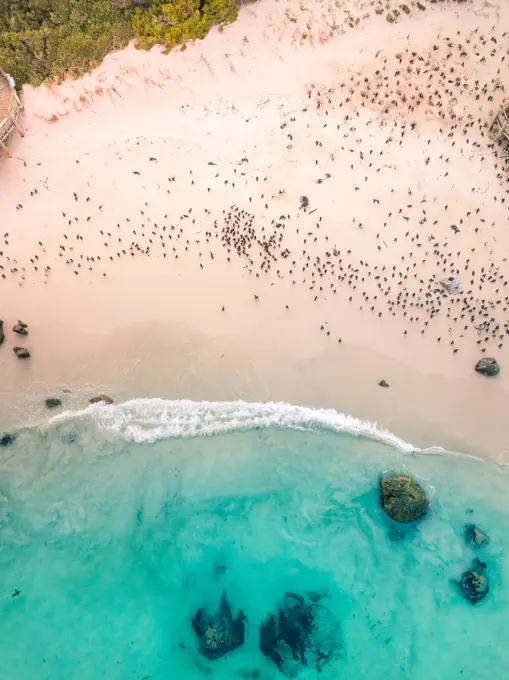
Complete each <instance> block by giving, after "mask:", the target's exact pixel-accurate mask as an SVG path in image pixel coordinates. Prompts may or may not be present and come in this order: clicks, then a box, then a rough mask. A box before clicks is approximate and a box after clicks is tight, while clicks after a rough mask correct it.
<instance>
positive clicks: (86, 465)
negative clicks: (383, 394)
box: [0, 401, 509, 680]
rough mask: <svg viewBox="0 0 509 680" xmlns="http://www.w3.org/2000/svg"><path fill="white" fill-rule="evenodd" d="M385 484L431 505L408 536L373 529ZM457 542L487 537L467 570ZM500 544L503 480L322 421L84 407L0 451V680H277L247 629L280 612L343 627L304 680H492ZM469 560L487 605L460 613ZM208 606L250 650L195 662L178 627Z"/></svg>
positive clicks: (486, 470)
mask: <svg viewBox="0 0 509 680" xmlns="http://www.w3.org/2000/svg"><path fill="white" fill-rule="evenodd" d="M278 423H279V424H278ZM349 430H350V431H353V432H359V431H362V432H365V433H366V434H370V436H371V438H366V437H361V436H357V435H356V436H353V435H352V434H350V433H349ZM198 432H199V433H201V436H199V435H198V434H196V433H198ZM208 432H210V433H216V434H213V435H211V436H203V435H204V434H206V433H208ZM170 433H171V434H172V435H173V436H169V435H170ZM179 433H180V434H185V435H186V436H185V437H178V436H176V435H177V434H179ZM193 434H194V435H195V436H192V435H193ZM373 437H374V438H373ZM387 441H390V442H391V443H390V444H389V443H387ZM389 470H396V471H400V470H404V471H406V472H408V473H410V474H412V475H416V476H417V477H418V478H419V480H420V482H421V484H422V485H423V486H424V488H425V489H426V490H427V492H428V493H429V494H430V496H431V499H432V506H431V511H430V513H429V514H428V516H427V517H426V518H425V519H424V520H423V521H421V522H420V523H419V524H418V525H417V526H412V527H404V529H403V530H402V529H401V527H399V526H396V525H395V524H394V523H393V522H391V520H389V519H388V518H387V517H386V516H385V515H384V514H383V512H382V511H381V509H380V507H379V503H378V493H377V484H378V479H379V475H380V474H381V473H383V472H386V471H389ZM472 522H475V523H476V524H478V525H479V526H480V527H481V528H482V529H483V530H485V531H486V532H487V533H488V534H489V537H490V543H489V545H488V546H487V547H485V548H482V549H477V551H474V549H473V548H472V547H471V546H468V545H466V543H465V541H464V536H463V533H464V527H465V524H467V523H472ZM508 527H509V477H508V472H507V470H505V469H502V468H500V467H496V466H495V465H492V464H488V463H482V462H480V461H477V460H475V459H470V458H466V457H460V456H454V455H449V454H445V453H440V452H434V454H433V455H430V454H426V453H412V452H411V447H410V446H409V445H406V444H405V443H404V442H401V441H399V440H397V438H395V437H392V436H390V435H389V434H388V433H384V432H381V431H378V430H376V428H374V426H372V425H370V424H362V423H361V422H360V421H356V420H355V419H350V420H348V419H345V417H344V416H340V415H338V414H337V415H336V416H335V415H334V413H333V412H323V411H321V412H320V411H317V412H312V411H310V410H307V409H293V408H292V407H283V406H281V405H280V406H270V405H255V406H253V407H250V406H249V405H238V404H237V405H236V406H232V405H230V406H228V405H224V407H223V406H222V405H218V404H215V405H212V406H211V407H207V408H202V407H199V406H197V405H193V404H191V403H189V402H178V403H176V402H173V403H170V402H161V401H154V402H141V401H140V402H133V403H131V404H130V405H126V406H119V407H103V406H99V407H93V408H92V409H89V410H88V411H86V412H84V413H82V414H77V415H73V416H65V417H64V418H62V419H60V420H59V419H57V421H55V422H53V423H52V424H51V425H50V426H48V427H46V428H44V429H43V430H38V429H35V428H34V429H26V430H22V431H20V432H19V433H18V437H17V439H16V441H15V443H14V444H13V445H12V446H10V447H8V448H0V531H1V544H0V545H1V549H0V607H1V611H0V621H1V623H0V630H1V633H0V678H2V679H3V678H6V679H9V680H34V679H35V678H37V680H46V679H47V680H60V679H62V680H64V679H65V680H70V679H71V678H73V679H75V680H92V679H94V680H96V679H98V678H108V680H117V679H118V680H124V679H125V680H127V679H133V680H169V679H172V680H173V679H180V678H185V679H188V680H198V679H199V678H204V677H210V678H211V679H214V680H227V679H228V680H232V679H234V678H259V679H263V680H268V679H276V678H284V677H285V676H283V675H282V674H281V673H280V671H279V670H278V669H277V667H276V666H275V664H274V663H273V662H272V660H271V659H269V658H268V657H266V656H264V655H262V653H261V652H260V650H259V627H260V623H261V622H262V621H264V620H265V619H266V618H267V616H268V615H269V614H270V613H272V612H275V610H276V607H277V603H278V602H279V601H280V600H281V598H282V597H283V596H284V594H285V593H287V592H292V593H298V594H311V595H312V597H314V598H315V599H316V600H318V601H320V603H323V604H324V605H325V606H326V607H327V609H328V610H329V612H330V613H332V614H333V615H334V616H335V617H336V619H337V621H338V622H339V627H340V644H341V650H340V653H339V654H338V655H337V656H336V657H335V658H334V659H333V660H331V662H330V663H329V664H327V665H325V667H324V668H323V670H322V672H317V671H316V670H315V669H313V668H303V669H302V670H301V671H300V673H299V674H298V677H299V678H302V679H303V680H307V679H310V678H318V677H319V678H321V679H323V680H332V679H334V680H337V679H339V678H341V679H348V680H354V679H355V680H362V679H366V680H368V679H369V680H382V679H383V680H388V679H390V680H399V679H401V680H403V679H405V680H406V679H408V678H412V680H421V679H422V680H444V679H445V678H447V680H455V679H458V680H459V679H462V680H473V679H474V678H475V680H482V679H483V678H486V679H487V678H490V680H492V678H494V677H496V678H503V677H506V674H507V668H509V646H508V645H507V643H506V638H507V626H508V624H509V601H508V590H507V582H508V577H509V562H508V548H509V529H508ZM475 556H479V557H480V558H481V559H483V560H484V561H485V562H486V563H487V565H488V573H489V578H490V592H489V594H488V596H487V597H486V599H485V600H483V601H482V602H481V603H479V604H477V605H476V606H473V605H472V604H470V603H469V602H467V601H466V600H465V599H463V598H462V596H461V595H460V593H459V592H458V590H457V589H456V588H455V587H454V584H453V580H454V579H458V578H459V577H460V576H461V574H462V573H463V572H464V571H465V569H467V568H468V567H469V566H470V564H471V562H472V560H473V558H474V557H475ZM16 591H19V595H16V596H15V597H13V594H14V593H15V592H16ZM223 592H225V593H226V594H227V598H228V601H229V603H230V605H231V607H232V609H233V611H234V614H236V613H237V611H239V610H242V611H243V612H244V613H245V615H246V617H247V622H246V628H245V641H244V644H243V645H242V646H241V647H239V648H238V649H236V650H235V651H233V652H231V653H229V654H227V655H226V656H223V657H222V658H220V659H216V660H208V659H207V658H205V657H204V656H203V655H201V654H200V653H199V652H198V640H197V637H196V635H195V633H194V632H193V629H192V626H191V619H192V617H193V616H194V615H195V613H196V611H197V610H198V609H199V608H200V607H205V608H207V610H209V611H214V610H215V609H217V606H218V603H219V600H220V597H221V594H222V593H223ZM306 596H307V595H306Z"/></svg>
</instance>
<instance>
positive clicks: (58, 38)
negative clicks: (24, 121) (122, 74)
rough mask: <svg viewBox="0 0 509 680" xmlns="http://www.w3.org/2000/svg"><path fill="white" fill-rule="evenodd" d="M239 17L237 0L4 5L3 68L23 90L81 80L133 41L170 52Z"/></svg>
mask: <svg viewBox="0 0 509 680" xmlns="http://www.w3.org/2000/svg"><path fill="white" fill-rule="evenodd" d="M237 14H238V2H237V0H170V2H164V1H162V0H0V67H1V68H3V70H4V71H7V72H8V73H10V74H11V75H12V76H13V77H14V78H15V80H16V83H17V84H18V85H19V86H20V85H22V84H24V83H31V84H33V85H38V84H40V83H42V82H43V81H45V80H54V79H57V80H58V79H61V78H64V77H65V76H69V75H70V76H79V75H81V74H83V73H84V72H86V71H88V70H90V69H91V68H93V67H94V66H97V65H98V64H99V63H100V62H101V61H102V59H104V57H105V56H106V54H108V52H110V51H111V50H114V49H119V48H121V47H124V46H125V45H127V43H128V42H129V40H130V39H131V38H135V39H136V45H137V46H138V47H140V48H144V49H149V48H151V47H152V46H153V45H155V44H157V43H160V44H162V45H164V46H165V47H166V48H167V49H172V48H173V47H175V46H177V45H184V44H185V43H186V42H187V41H188V40H193V39H198V38H203V37H205V35H206V34H207V33H208V31H209V30H210V28H211V27H212V26H213V25H215V24H224V23H230V22H232V21H234V20H235V19H236V18H237Z"/></svg>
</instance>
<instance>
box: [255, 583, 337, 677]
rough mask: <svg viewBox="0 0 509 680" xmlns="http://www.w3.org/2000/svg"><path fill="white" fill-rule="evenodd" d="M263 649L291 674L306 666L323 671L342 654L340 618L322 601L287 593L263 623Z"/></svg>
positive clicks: (261, 646)
mask: <svg viewBox="0 0 509 680" xmlns="http://www.w3.org/2000/svg"><path fill="white" fill-rule="evenodd" d="M260 650H261V652H262V653H263V654H265V656H268V657H269V659H272V661H274V663H275V664H276V666H277V667H278V668H279V670H280V671H281V673H283V675H286V676H287V677H288V678H294V677H295V676H296V675H297V674H298V673H299V672H300V671H301V670H302V668H303V667H308V668H314V669H315V670H317V671H321V670H323V668H324V666H326V665H327V664H328V663H330V662H331V661H332V660H333V659H335V658H338V656H339V655H340V654H341V651H342V644H341V632H340V627H339V622H338V620H337V619H336V617H335V616H334V614H333V613H332V612H331V611H330V610H329V609H328V608H327V607H326V606H325V605H323V604H321V603H320V602H313V600H311V599H305V598H304V597H302V596H301V595H297V594H295V593H286V595H285V596H284V597H283V599H282V600H281V601H280V603H279V604H278V610H277V612H276V613H275V614H270V615H269V616H268V617H267V619H266V620H265V621H264V622H263V623H262V624H261V626H260Z"/></svg>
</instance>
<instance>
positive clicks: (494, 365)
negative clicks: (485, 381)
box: [475, 357, 500, 377]
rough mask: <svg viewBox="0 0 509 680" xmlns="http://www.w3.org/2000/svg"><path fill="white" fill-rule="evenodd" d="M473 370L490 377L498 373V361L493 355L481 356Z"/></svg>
mask: <svg viewBox="0 0 509 680" xmlns="http://www.w3.org/2000/svg"><path fill="white" fill-rule="evenodd" d="M475 370H476V371H477V373H480V374H481V375H487V376H488V377H492V376H494V375H498V374H499V373H500V366H499V365H498V361H497V360H496V359H493V357H483V358H482V359H479V361H478V362H477V363H476V365H475Z"/></svg>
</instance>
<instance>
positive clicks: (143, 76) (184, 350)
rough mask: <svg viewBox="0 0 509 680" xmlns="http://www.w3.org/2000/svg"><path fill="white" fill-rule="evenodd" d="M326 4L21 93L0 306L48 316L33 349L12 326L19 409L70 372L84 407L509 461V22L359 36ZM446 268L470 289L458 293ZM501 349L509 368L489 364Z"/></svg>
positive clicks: (6, 388) (8, 365)
mask: <svg viewBox="0 0 509 680" xmlns="http://www.w3.org/2000/svg"><path fill="white" fill-rule="evenodd" d="M313 7H314V9H313V13H312V16H311V15H310V13H309V11H308V10H307V9H302V8H301V9H299V8H298V6H296V5H295V4H294V3H291V2H286V3H283V2H275V1H273V0H264V2H263V3H260V4H259V5H255V6H250V7H248V8H246V9H245V10H244V11H243V13H242V16H241V17H240V19H239V21H238V22H237V23H236V24H235V25H234V26H231V27H228V28H227V29H225V30H224V32H222V33H220V32H215V33H213V34H211V35H210V36H209V37H208V38H207V39H206V40H205V41H204V42H203V43H200V44H197V45H195V46H191V47H189V48H188V49H187V50H186V51H185V52H180V53H173V54H171V55H169V56H164V55H161V54H159V53H158V52H157V51H154V52H152V53H150V54H147V53H141V52H137V51H135V50H133V49H128V50H126V51H123V52H120V53H116V54H114V55H110V56H109V57H108V58H107V60H106V61H105V62H104V64H103V65H102V66H101V68H100V69H98V70H97V71H96V72H94V73H93V74H92V75H90V76H87V77H86V78H84V79H82V80H80V81H76V82H71V83H64V84H62V85H60V86H53V87H52V88H47V89H44V88H43V89H38V90H36V91H34V90H30V89H28V90H27V91H26V92H25V103H26V110H27V115H26V118H25V121H24V124H25V127H26V128H27V135H26V137H25V138H24V140H19V139H13V140H12V145H11V147H12V151H13V155H14V159H13V160H12V161H10V162H4V161H2V162H1V163H0V201H1V206H2V217H1V223H2V226H4V224H5V225H6V226H5V229H4V230H2V229H1V228H0V232H1V233H0V237H1V236H2V235H3V234H4V233H5V234H8V236H5V237H4V238H3V239H0V251H1V255H0V264H1V265H2V266H3V267H4V269H3V272H4V273H5V279H4V280H1V281H0V295H1V313H0V317H1V318H3V319H4V320H5V321H6V327H7V328H9V327H10V326H12V325H13V324H14V323H15V321H16V319H18V318H21V319H23V320H24V321H26V322H28V323H29V324H30V336H29V338H28V339H27V340H26V343H25V344H26V346H27V347H29V348H30V349H31V351H32V353H33V356H32V359H31V360H30V362H26V363H21V362H19V361H17V360H16V359H15V357H14V355H13V354H12V352H11V347H12V346H13V345H14V344H23V343H20V341H19V339H17V338H15V337H13V335H12V333H9V336H8V338H7V340H6V342H5V345H4V347H3V348H2V350H1V351H0V370H1V375H2V381H1V388H0V389H1V394H0V400H1V402H2V421H3V422H4V423H5V424H9V423H12V422H13V421H23V422H24V421H26V420H27V417H34V418H37V417H39V416H40V414H42V413H43V407H42V406H41V401H42V399H43V398H44V397H46V396H48V395H49V394H53V393H60V391H61V389H62V388H63V387H65V386H67V387H68V388H69V389H71V390H72V392H73V395H66V396H65V399H66V400H67V402H68V403H69V404H72V405H81V404H82V403H83V400H84V398H85V396H86V395H88V394H91V393H93V392H96V391H97V389H98V388H100V389H101V390H108V391H110V392H111V393H113V394H114V395H115V396H116V397H117V398H124V397H132V396H166V397H172V398H179V397H193V398H209V399H220V398H224V399H231V398H235V397H242V398H246V399H257V400H280V399H281V400H286V401H291V402H295V403H301V404H307V405H313V406H334V407H336V408H338V409H340V410H345V411H350V412H353V413H355V414H356V415H360V416H363V417H366V418H369V419H377V420H380V421H381V422H383V423H384V424H385V425H386V426H388V427H390V428H391V429H392V430H394V431H395V432H397V433H398V434H399V435H400V436H403V437H406V438H407V439H410V440H411V441H413V442H414V443H416V444H418V445H425V446H427V445H433V444H438V445H443V446H447V447H451V448H455V449H461V450H463V451H475V452H481V453H484V454H487V455H491V456H494V457H496V458H498V459H501V460H502V459H504V457H505V454H506V451H507V444H506V441H507V427H506V424H505V421H504V415H505V411H506V410H507V405H508V390H509V387H508V385H509V383H508V380H507V378H506V376H505V372H504V358H505V355H506V352H507V349H506V347H505V346H504V341H503V340H504V337H503V336H504V335H505V329H506V324H507V323H508V321H509V315H508V313H507V307H509V304H508V301H507V299H506V296H508V295H509V291H507V287H506V288H504V286H505V283H506V281H507V277H508V276H509V268H508V266H507V261H506V254H507V253H509V242H508V240H509V231H508V229H507V220H508V215H507V203H505V199H506V197H507V191H508V189H509V185H508V184H507V182H506V179H507V173H506V172H504V171H503V170H502V166H503V161H502V160H501V158H500V157H499V156H497V155H496V154H495V153H494V150H492V149H490V148H488V144H489V140H488V139H487V129H486V127H485V121H489V120H491V117H492V115H493V112H494V111H496V110H497V108H498V106H499V105H500V103H501V102H502V101H503V100H504V95H505V92H504V90H503V89H502V87H501V85H502V83H501V82H500V81H499V80H498V78H499V73H498V71H499V70H500V69H502V70H503V69H504V67H505V68H507V66H506V64H505V61H503V59H504V58H505V55H506V53H507V49H508V41H507V37H506V36H505V37H504V36H503V35H502V32H501V29H497V28H496V27H495V28H493V26H494V24H495V22H496V19H497V15H498V16H500V15H503V17H502V18H504V17H505V19H507V18H508V17H507V16H506V15H507V14H508V13H509V11H508V10H507V9H504V10H503V9H501V8H497V7H495V6H490V5H486V4H485V5H481V4H480V3H479V4H477V3H474V4H472V5H468V6H467V5H461V6H456V5H454V6H450V7H449V6H447V7H445V6H441V7H438V8H436V9H433V10H431V9H430V10H428V11H427V12H426V13H425V15H424V14H422V15H421V14H420V13H418V12H417V13H414V14H413V15H412V16H410V17H405V18H403V19H402V20H401V22H400V23H398V24H389V23H388V22H387V21H386V20H385V19H384V18H383V17H381V16H376V15H371V16H365V18H364V19H362V20H360V21H359V23H358V25H357V26H356V27H355V28H353V29H349V28H347V27H345V21H348V18H347V19H343V21H342V23H339V21H337V16H336V15H335V14H334V12H340V10H341V12H343V14H344V10H345V7H346V5H345V6H344V7H342V8H340V9H338V6H334V8H332V6H329V5H328V4H326V3H316V5H313ZM364 9H365V8H364ZM364 9H363V8H360V10H359V11H361V10H362V12H361V16H362V15H363V14H362V13H364V15H365V14H366V13H367V10H366V11H364ZM333 10H334V11H333ZM346 16H347V15H346ZM292 19H295V21H293V20H292ZM307 25H310V26H311V27H312V28H311V29H307V28H306V27H307ZM499 25H500V26H502V25H504V21H502V20H501V21H500V23H499ZM331 26H333V28H331ZM304 30H306V31H308V35H307V37H306V38H305V39H303V38H302V32H304ZM298 31H301V33H300V34H299V32H298ZM446 31H447V32H446ZM331 32H332V36H331ZM458 32H459V33H458ZM299 35H300V38H299ZM494 41H496V42H494ZM434 46H436V49H435V47H434ZM417 69H419V72H417ZM451 69H453V71H451ZM377 71H378V73H377ZM428 85H429V88H428ZM376 92H378V93H379V94H378V95H377V97H375V96H374V95H375V93H376ZM385 95H387V96H385ZM421 95H422V97H421ZM380 101H382V103H381V104H380V103H379V102H380ZM418 101H420V102H421V103H417V102H418ZM478 121H480V122H478ZM497 153H498V152H497ZM135 173H136V174H135ZM302 196H306V197H307V199H308V201H309V205H308V207H307V208H303V207H302V206H301V197H302ZM20 205H21V206H22V207H19V206H20ZM232 206H236V208H235V209H232ZM235 210H238V211H243V212H242V213H240V212H239V213H236V212H235ZM232 212H233V213H234V214H235V215H237V220H238V221H237V223H236V224H234V223H233V222H234V218H233V217H232V218H230V219H229V222H228V225H226V228H227V229H228V231H227V232H226V231H225V219H226V220H228V213H232ZM250 229H252V230H253V232H250V231H249V230H250ZM255 233H256V236H254V235H253V234H255ZM225 236H226V238H229V239H230V241H231V243H230V245H228V243H226V242H225V240H224V238H225ZM222 237H223V240H222ZM264 239H265V242H266V243H267V248H268V251H267V252H269V251H270V253H271V254H272V256H271V257H270V258H268V257H267V255H266V252H265V251H264V250H263V248H262V247H260V245H259V243H257V241H262V240H264ZM2 241H3V244H2ZM234 241H235V243H237V246H238V248H240V250H241V251H242V253H241V254H240V255H239V254H238V253H237V249H236V247H235V245H234V243H233V242H234ZM40 244H42V245H40ZM228 248H229V252H228ZM36 267H37V270H36V269H35V268H36ZM407 267H408V269H407ZM23 268H24V269H23ZM47 268H50V269H47ZM483 268H484V271H483ZM13 270H16V271H13ZM75 272H77V273H75ZM104 275H106V276H104ZM449 275H459V277H460V279H461V280H462V283H463V285H464V291H465V293H464V296H461V297H455V298H448V297H444V296H443V295H442V294H441V293H440V292H437V291H440V290H441V288H440V285H439V283H438V281H439V280H440V279H442V278H444V277H447V276H449ZM294 281H295V283H293V282H294ZM470 281H472V283H470ZM468 291H470V292H468ZM255 295H256V296H258V298H259V299H258V300H257V299H255ZM464 297H466V299H467V302H464V301H463V298H464ZM315 298H316V299H315ZM466 305H468V309H464V308H465V306H466ZM223 307H224V308H225V311H222V308H223ZM432 310H436V312H435V311H432ZM462 315H463V316H462ZM492 319H493V320H492ZM486 321H487V322H489V324H490V325H489V327H488V328H487V330H485V331H481V332H478V331H477V330H476V329H475V326H479V324H480V323H483V322H486ZM322 326H323V330H322ZM497 326H498V328H497ZM328 333H329V335H327V334H328ZM500 336H502V338H501V337H500ZM438 338H440V341H438ZM485 338H487V341H486V342H485ZM16 340H17V342H16ZM339 340H341V342H339ZM478 341H480V343H481V344H477V343H478ZM451 343H453V344H451ZM499 344H502V347H501V348H499V347H498V345H499ZM455 349H457V350H458V352H456V353H454V350H455ZM482 349H485V350H486V352H485V354H484V355H485V356H490V355H494V356H496V357H497V358H498V359H499V360H500V362H501V364H502V374H501V376H499V378H497V379H495V380H487V379H483V378H481V377H480V376H478V375H476V374H475V373H474V372H473V365H474V364H475V362H476V360H477V359H478V358H479V357H481V356H483V353H482V352H481V350H482ZM382 378H385V379H386V380H387V381H388V382H389V383H390V386H391V387H390V389H389V390H387V389H382V388H380V387H378V385H377V382H378V381H379V380H380V379H382Z"/></svg>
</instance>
